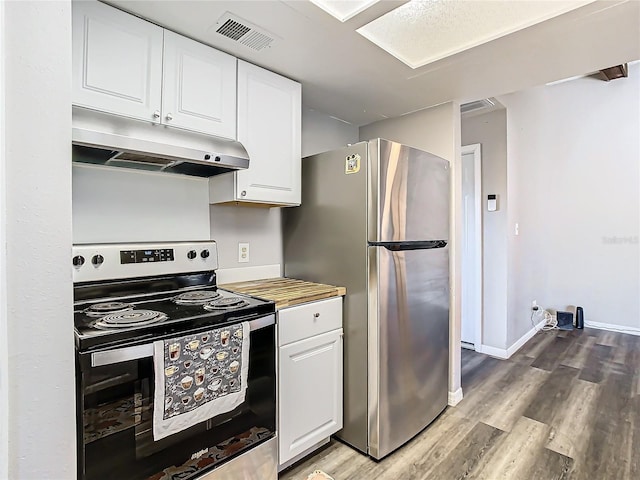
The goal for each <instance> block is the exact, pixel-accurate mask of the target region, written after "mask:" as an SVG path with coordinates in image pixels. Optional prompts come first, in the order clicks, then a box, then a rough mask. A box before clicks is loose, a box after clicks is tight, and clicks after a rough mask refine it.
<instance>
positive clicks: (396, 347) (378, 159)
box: [283, 139, 450, 459]
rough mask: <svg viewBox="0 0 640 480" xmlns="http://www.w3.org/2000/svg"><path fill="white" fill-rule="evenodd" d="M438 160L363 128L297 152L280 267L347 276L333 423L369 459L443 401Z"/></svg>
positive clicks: (445, 362)
mask: <svg viewBox="0 0 640 480" xmlns="http://www.w3.org/2000/svg"><path fill="white" fill-rule="evenodd" d="M449 177H450V169H449V162H447V161H446V160H443V159H442V158H439V157H437V156H435V155H432V154H430V153H427V152H423V151H421V150H417V149H415V148H411V147H408V146H406V145H401V144H398V143H394V142H390V141H387V140H382V139H375V140H370V141H368V142H361V143H357V144H354V145H351V146H349V147H346V148H342V149H339V150H334V151H330V152H326V153H321V154H318V155H313V156H311V157H307V158H305V159H303V161H302V206H300V207H297V208H292V209H286V211H284V213H283V215H284V218H283V225H284V262H285V275H286V276H290V277H296V278H302V279H306V280H310V281H315V282H321V283H329V284H334V285H342V286H345V287H346V288H347V295H346V297H345V302H344V331H345V337H344V341H345V343H344V428H343V430H341V431H340V432H339V433H338V437H340V438H341V439H342V440H344V441H345V442H346V443H348V444H350V445H352V446H353V447H355V448H357V449H358V450H361V451H362V452H365V453H367V454H369V455H371V456H372V457H374V458H377V459H380V458H382V457H384V456H385V455H387V454H389V453H391V452H392V451H393V450H395V449H396V448H398V447H400V446H401V445H403V444H404V443H405V442H407V441H408V440H410V439H411V438H412V437H414V436H415V435H416V434H417V433H419V432H420V431H421V430H423V429H424V428H425V427H426V426H427V425H428V424H429V423H431V421H433V419H435V418H436V417H437V416H438V414H440V412H442V411H443V410H444V409H445V407H446V405H447V391H448V372H449V248H448V239H449V182H450V180H449Z"/></svg>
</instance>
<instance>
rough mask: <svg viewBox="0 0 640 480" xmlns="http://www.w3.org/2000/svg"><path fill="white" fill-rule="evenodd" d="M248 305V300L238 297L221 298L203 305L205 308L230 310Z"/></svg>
mask: <svg viewBox="0 0 640 480" xmlns="http://www.w3.org/2000/svg"><path fill="white" fill-rule="evenodd" d="M247 305H249V302H247V301H246V300H244V299H242V298H240V297H229V298H221V299H220V300H215V301H213V302H210V303H207V304H205V306H204V309H205V310H231V309H235V308H242V307H246V306H247Z"/></svg>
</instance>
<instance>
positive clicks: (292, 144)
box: [236, 60, 302, 205]
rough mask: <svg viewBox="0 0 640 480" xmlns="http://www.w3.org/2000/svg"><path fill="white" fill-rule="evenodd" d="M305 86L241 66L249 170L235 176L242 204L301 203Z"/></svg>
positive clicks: (241, 122) (242, 135)
mask: <svg viewBox="0 0 640 480" xmlns="http://www.w3.org/2000/svg"><path fill="white" fill-rule="evenodd" d="M301 109H302V97H301V87H300V84H299V83H297V82H294V81H292V80H289V79H288V78H284V77H282V76H280V75H277V74H275V73H273V72H269V71H268V70H264V69H263V68H260V67H256V66H255V65H251V64H250V63H246V62H243V61H240V60H239V61H238V140H239V141H240V142H241V143H242V144H243V145H244V147H245V148H246V149H247V152H248V153H249V158H250V163H249V168H248V169H247V170H244V171H239V172H236V175H237V183H236V198H237V200H241V201H243V200H244V201H256V202H264V203H280V204H291V205H297V204H300V182H301V179H300V166H301V164H300V160H301V148H302V147H301V131H300V125H301Z"/></svg>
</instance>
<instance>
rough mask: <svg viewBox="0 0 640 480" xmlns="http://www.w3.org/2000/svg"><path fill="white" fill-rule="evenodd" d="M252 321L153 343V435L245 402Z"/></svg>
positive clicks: (179, 428) (182, 427)
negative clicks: (250, 324)
mask: <svg viewBox="0 0 640 480" xmlns="http://www.w3.org/2000/svg"><path fill="white" fill-rule="evenodd" d="M249 334H250V330H249V324H248V322H243V323H237V324H234V325H230V326H226V327H221V328H217V329H212V330H208V331H205V332H200V333H198V334H190V335H185V336H182V337H176V338H171V339H168V340H159V341H157V342H154V343H153V349H154V353H153V363H154V369H155V394H154V403H153V438H154V440H160V439H161V438H165V437H168V436H169V435H173V434H174V433H178V432H180V431H182V430H185V429H186V428H189V427H191V426H193V425H196V424H197V423H200V422H204V421H205V420H208V419H209V418H212V417H215V416H216V415H220V414H222V413H226V412H230V411H231V410H233V409H234V408H236V407H237V406H238V405H240V404H241V403H242V402H244V398H245V392H246V389H247V376H248V372H249Z"/></svg>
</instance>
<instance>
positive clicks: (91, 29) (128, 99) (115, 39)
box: [72, 2, 163, 122]
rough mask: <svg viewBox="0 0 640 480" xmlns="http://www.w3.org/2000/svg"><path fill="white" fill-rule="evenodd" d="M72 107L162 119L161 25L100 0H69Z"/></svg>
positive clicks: (157, 120) (152, 119)
mask: <svg viewBox="0 0 640 480" xmlns="http://www.w3.org/2000/svg"><path fill="white" fill-rule="evenodd" d="M72 35H73V99H72V102H73V104H74V105H79V106H81V107H87V108H92V109H95V110H100V111H103V112H109V113H114V114H117V115H124V116H127V117H132V118H137V119H141V120H149V121H152V122H159V121H160V107H161V88H162V37H163V29H162V28H160V27H158V26H157V25H154V24H152V23H149V22H145V21H144V20H141V19H139V18H138V17H134V16H133V15H129V14H127V13H124V12H122V11H120V10H118V9H116V8H113V7H109V6H108V5H105V4H103V3H100V2H73V33H72Z"/></svg>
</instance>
